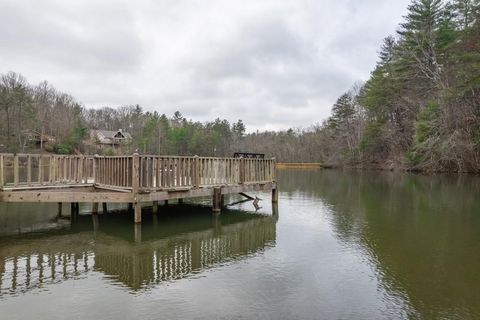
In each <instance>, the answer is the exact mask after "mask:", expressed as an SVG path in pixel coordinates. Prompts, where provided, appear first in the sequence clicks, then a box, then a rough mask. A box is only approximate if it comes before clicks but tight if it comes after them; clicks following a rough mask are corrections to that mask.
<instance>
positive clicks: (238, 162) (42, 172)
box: [0, 154, 275, 190]
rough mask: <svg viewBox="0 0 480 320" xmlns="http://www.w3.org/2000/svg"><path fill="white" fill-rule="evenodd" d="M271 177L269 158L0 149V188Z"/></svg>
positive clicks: (185, 184) (189, 184)
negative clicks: (6, 151) (0, 151)
mask: <svg viewBox="0 0 480 320" xmlns="http://www.w3.org/2000/svg"><path fill="white" fill-rule="evenodd" d="M274 180H275V160H274V159H243V158H213V157H198V156H194V157H180V156H150V155H137V154H134V155H131V156H64V155H38V154H36V155H34V154H17V155H14V154H0V188H2V187H14V188H15V187H17V188H18V187H25V188H28V187H39V186H45V187H48V186H62V185H65V186H68V185H75V184H96V185H99V186H107V187H115V188H122V189H126V190H130V189H133V190H139V189H142V190H145V189H147V190H162V189H172V188H179V189H181V188H185V189H187V188H195V187H196V188H198V187H205V186H218V185H237V184H246V183H262V182H270V181H274Z"/></svg>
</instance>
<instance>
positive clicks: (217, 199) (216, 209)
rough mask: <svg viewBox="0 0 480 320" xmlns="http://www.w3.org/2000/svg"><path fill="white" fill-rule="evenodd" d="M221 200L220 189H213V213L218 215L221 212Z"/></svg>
mask: <svg viewBox="0 0 480 320" xmlns="http://www.w3.org/2000/svg"><path fill="white" fill-rule="evenodd" d="M221 199H222V188H213V198H212V204H213V208H212V210H213V213H214V214H219V213H220V212H221V210H222V209H221Z"/></svg>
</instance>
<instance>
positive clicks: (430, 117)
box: [415, 101, 441, 144]
mask: <svg viewBox="0 0 480 320" xmlns="http://www.w3.org/2000/svg"><path fill="white" fill-rule="evenodd" d="M440 111H441V109H440V104H439V103H438V102H437V101H429V102H428V104H427V105H426V106H425V108H423V109H422V111H420V114H419V115H418V121H417V123H416V132H415V141H416V142H417V143H418V144H420V143H423V142H425V141H426V140H427V139H428V138H430V137H431V136H433V135H435V134H436V133H437V132H438V125H439V124H438V121H439V118H440V115H441V114H440Z"/></svg>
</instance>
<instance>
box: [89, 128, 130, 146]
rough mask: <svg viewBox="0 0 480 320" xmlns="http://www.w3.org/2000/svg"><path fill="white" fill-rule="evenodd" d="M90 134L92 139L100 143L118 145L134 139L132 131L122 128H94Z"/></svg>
mask: <svg viewBox="0 0 480 320" xmlns="http://www.w3.org/2000/svg"><path fill="white" fill-rule="evenodd" d="M90 135H91V138H92V140H94V141H95V142H96V143H97V144H99V145H108V146H118V145H122V144H127V143H129V142H130V141H131V140H132V136H131V135H130V133H128V132H125V131H123V130H122V129H118V130H117V131H110V130H92V131H91V132H90Z"/></svg>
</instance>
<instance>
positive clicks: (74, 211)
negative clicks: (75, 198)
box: [70, 202, 78, 214]
mask: <svg viewBox="0 0 480 320" xmlns="http://www.w3.org/2000/svg"><path fill="white" fill-rule="evenodd" d="M77 213H78V202H72V203H70V214H77Z"/></svg>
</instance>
